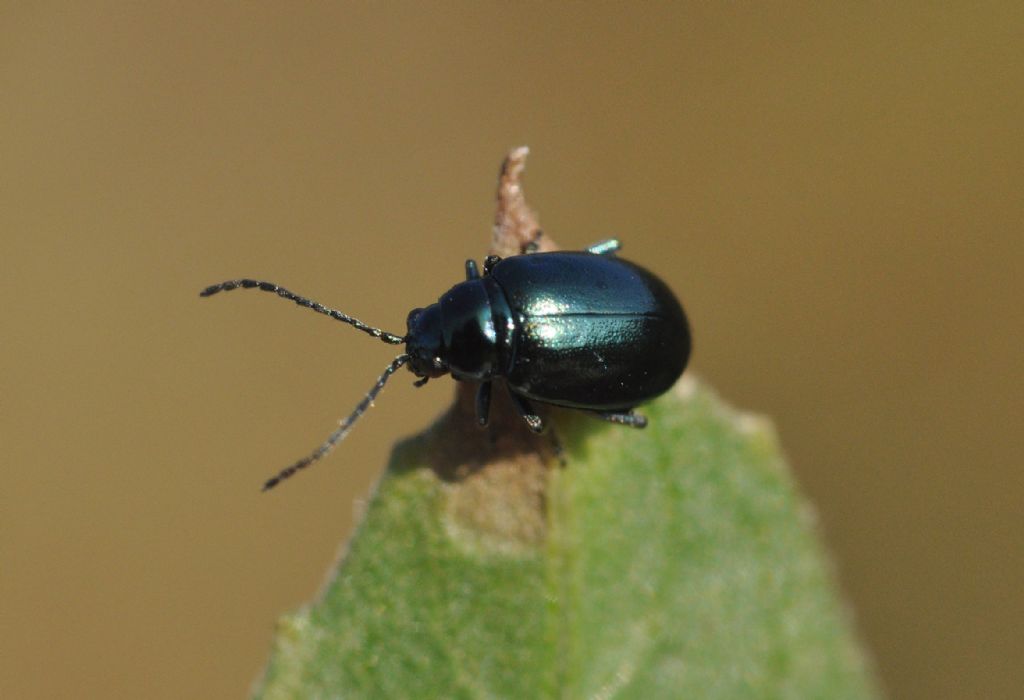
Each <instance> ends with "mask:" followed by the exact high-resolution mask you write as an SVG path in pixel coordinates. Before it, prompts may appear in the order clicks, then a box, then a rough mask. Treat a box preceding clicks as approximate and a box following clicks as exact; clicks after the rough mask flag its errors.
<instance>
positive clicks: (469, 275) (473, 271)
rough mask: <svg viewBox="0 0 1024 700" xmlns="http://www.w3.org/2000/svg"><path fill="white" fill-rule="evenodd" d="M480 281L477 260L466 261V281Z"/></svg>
mask: <svg viewBox="0 0 1024 700" xmlns="http://www.w3.org/2000/svg"><path fill="white" fill-rule="evenodd" d="M476 279H480V270H478V269H477V266H476V260H467V261H466V280H476Z"/></svg>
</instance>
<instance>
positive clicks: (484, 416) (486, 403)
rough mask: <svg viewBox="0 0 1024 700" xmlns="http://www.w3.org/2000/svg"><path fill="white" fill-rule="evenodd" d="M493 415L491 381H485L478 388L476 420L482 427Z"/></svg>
mask: <svg viewBox="0 0 1024 700" xmlns="http://www.w3.org/2000/svg"><path fill="white" fill-rule="evenodd" d="M490 415H491V383H490V382H484V383H482V384H481V385H480V387H479V388H478V389H477V390H476V422H477V423H478V424H479V425H480V427H481V428H482V427H484V426H485V425H487V421H488V420H489V418H490Z"/></svg>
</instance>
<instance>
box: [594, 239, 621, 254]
mask: <svg viewBox="0 0 1024 700" xmlns="http://www.w3.org/2000/svg"><path fill="white" fill-rule="evenodd" d="M621 248H622V244H621V243H619V239H618V238H609V239H608V240H607V241H601V242H600V243H595V244H594V245H592V246H590V247H589V248H587V252H588V253H593V254H594V255H610V254H612V253H614V252H616V251H617V250H620V249H621Z"/></svg>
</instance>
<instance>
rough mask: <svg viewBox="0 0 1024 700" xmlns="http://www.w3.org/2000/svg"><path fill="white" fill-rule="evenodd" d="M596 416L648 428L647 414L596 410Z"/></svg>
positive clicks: (621, 423) (633, 426) (610, 421)
mask: <svg viewBox="0 0 1024 700" xmlns="http://www.w3.org/2000/svg"><path fill="white" fill-rule="evenodd" d="M593 413H594V415H595V416H597V417H598V418H600V419H602V420H606V421H608V422H609V423H616V424H618V425H628V426H629V427H630V428H646V427H647V416H643V415H641V414H639V413H633V412H632V411H619V412H617V411H594V412H593Z"/></svg>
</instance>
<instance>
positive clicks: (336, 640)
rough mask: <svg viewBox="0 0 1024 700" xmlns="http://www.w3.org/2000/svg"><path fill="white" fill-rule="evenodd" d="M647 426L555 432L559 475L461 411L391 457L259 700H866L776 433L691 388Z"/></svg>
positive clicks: (295, 623) (659, 409)
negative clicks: (560, 443)
mask: <svg viewBox="0 0 1024 700" xmlns="http://www.w3.org/2000/svg"><path fill="white" fill-rule="evenodd" d="M643 412H644V413H645V414H646V415H647V416H648V417H649V419H650V424H649V426H648V428H647V429H646V430H631V429H628V428H624V427H620V426H612V425H607V424H604V423H601V422H600V421H596V420H594V419H591V418H586V417H585V418H577V417H575V414H571V415H566V416H562V417H559V419H558V421H559V422H558V428H559V432H560V434H561V435H562V438H563V440H564V441H565V449H566V459H565V464H564V465H563V466H559V465H558V463H557V461H555V462H554V466H545V465H544V463H543V461H542V460H540V458H539V457H538V456H537V454H536V452H537V450H536V444H537V443H536V441H537V438H533V440H534V443H533V444H534V449H533V455H532V456H531V454H530V453H529V452H528V451H523V450H517V448H515V447H514V446H510V444H504V445H503V444H501V440H500V439H499V442H498V443H488V442H487V441H486V440H478V439H475V438H472V437H471V435H470V433H465V432H460V430H462V429H461V428H460V423H465V422H466V421H465V420H464V419H466V418H467V417H468V416H466V415H464V414H465V413H466V411H464V410H461V409H460V408H458V407H456V408H455V409H453V411H452V412H451V413H449V414H448V415H447V416H446V417H444V418H442V419H441V420H440V421H438V423H437V424H436V425H435V426H434V427H432V428H431V429H430V430H428V431H427V432H426V433H424V434H423V435H421V436H419V437H416V438H413V439H411V440H408V441H406V442H404V443H402V444H401V445H399V446H398V447H397V448H396V450H395V453H394V455H393V457H392V460H391V465H390V467H389V469H388V471H387V473H386V474H385V476H384V477H383V478H382V480H381V483H380V485H379V488H378V491H377V494H376V495H375V497H374V498H373V500H372V503H371V504H370V506H369V509H368V512H367V514H366V518H365V521H364V522H363V524H362V525H361V527H360V528H359V531H358V533H357V534H356V536H355V538H354V539H353V541H352V543H351V547H350V551H349V552H348V554H347V556H346V557H345V558H344V561H343V562H342V563H341V565H340V569H339V571H338V572H337V574H336V576H335V578H334V580H333V581H332V582H331V583H330V584H329V586H328V587H327V589H326V591H325V593H324V595H323V598H322V599H321V600H319V601H318V602H316V603H314V604H313V605H312V606H311V607H310V608H308V609H307V610H305V611H302V612H300V613H298V614H295V615H292V616H289V617H286V618H284V619H283V621H282V622H281V623H280V629H279V632H278V635H277V639H276V643H275V650H274V654H273V657H272V659H271V662H270V665H269V667H268V669H267V674H266V678H265V680H264V685H263V687H262V688H261V689H260V690H259V691H258V693H257V695H258V696H260V697H263V698H267V699H274V698H334V697H338V698H530V699H532V698H613V697H614V698H642V699H644V700H651V699H654V698H687V697H691V698H741V697H786V698H868V697H874V696H876V695H877V691H876V689H875V687H874V683H873V679H872V677H871V674H870V672H869V670H868V668H867V667H866V664H865V660H864V657H863V655H862V653H861V651H860V649H859V648H858V645H857V643H856V640H855V639H854V636H853V634H852V632H851V627H850V624H849V621H848V620H847V615H846V613H845V611H844V609H843V606H842V605H841V604H840V603H839V602H838V599H837V595H836V592H835V589H834V586H833V582H832V580H831V574H830V569H829V566H828V563H827V560H826V558H825V557H824V555H823V553H822V550H821V547H820V545H819V544H818V542H817V540H816V537H815V533H814V518H813V515H812V512H811V511H810V509H809V508H808V507H807V506H806V505H805V504H804V503H803V502H802V501H801V500H800V497H799V495H798V494H797V492H796V488H795V486H794V483H793V479H792V476H791V474H790V472H789V470H788V468H787V467H786V465H785V463H784V462H783V460H782V458H781V457H780V454H779V448H778V445H777V443H776V439H775V436H774V433H773V431H772V429H771V426H770V425H769V424H768V423H767V422H766V421H764V420H762V419H759V418H755V417H751V416H748V415H743V414H738V413H735V412H733V411H732V410H730V409H728V408H727V407H725V406H724V405H723V404H722V403H721V402H720V401H719V400H718V398H717V397H716V396H715V395H714V394H713V393H712V392H711V391H709V390H708V389H706V388H704V387H702V386H700V385H699V384H697V383H696V382H695V381H694V380H692V379H684V380H683V381H682V382H681V383H680V385H679V386H677V388H676V389H675V390H674V391H673V392H672V393H670V394H669V395H666V396H664V397H662V398H661V399H659V400H658V401H656V402H654V403H652V404H650V405H648V406H645V407H644V409H643ZM475 432H477V433H485V434H486V432H487V431H475ZM488 445H490V447H488ZM480 450H483V451H484V452H485V453H486V454H485V455H482V456H481V455H479V454H478V455H477V456H476V457H474V456H473V455H474V452H478V451H480ZM488 450H490V451H489V452H488ZM531 460H533V461H532V462H531Z"/></svg>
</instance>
